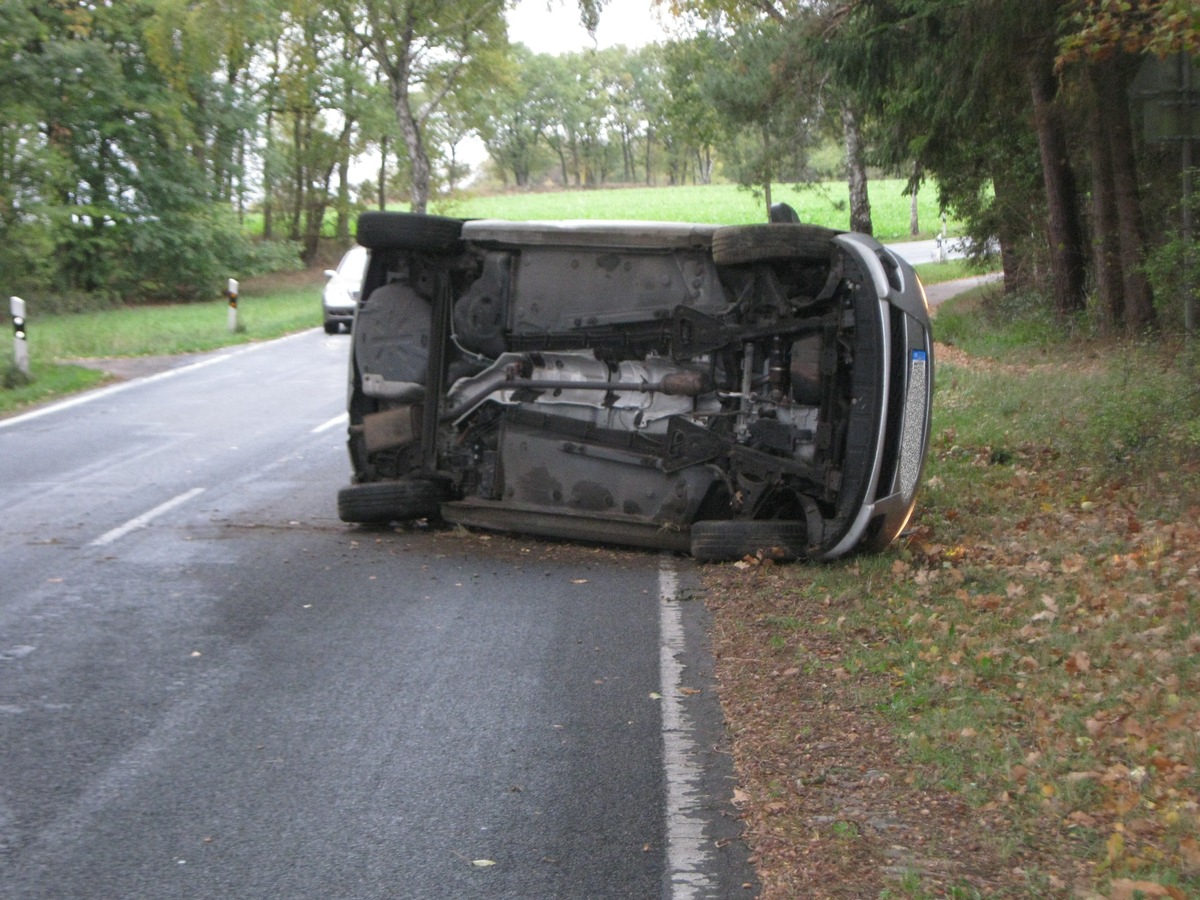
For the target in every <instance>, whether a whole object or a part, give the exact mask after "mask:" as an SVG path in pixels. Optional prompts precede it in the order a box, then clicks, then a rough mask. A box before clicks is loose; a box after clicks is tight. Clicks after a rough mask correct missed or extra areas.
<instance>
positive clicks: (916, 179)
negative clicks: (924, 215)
mask: <svg viewBox="0 0 1200 900" xmlns="http://www.w3.org/2000/svg"><path fill="white" fill-rule="evenodd" d="M910 184H911V187H912V194H911V198H912V199H911V200H910V202H909V205H908V233H909V235H911V236H912V237H916V236H917V235H918V234H920V233H921V222H920V219H919V218H918V216H917V195H918V194H919V193H920V189H921V164H920V163H917V164H915V165H914V166H913V174H912V181H911V182H910Z"/></svg>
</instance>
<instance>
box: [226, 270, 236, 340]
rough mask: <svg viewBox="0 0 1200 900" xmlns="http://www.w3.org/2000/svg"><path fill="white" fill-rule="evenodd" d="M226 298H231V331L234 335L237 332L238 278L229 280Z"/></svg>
mask: <svg viewBox="0 0 1200 900" xmlns="http://www.w3.org/2000/svg"><path fill="white" fill-rule="evenodd" d="M225 296H226V297H228V298H229V331H230V333H231V334H232V333H233V332H235V331H237V301H238V283H237V279H236V278H230V279H229V286H228V287H227V288H225Z"/></svg>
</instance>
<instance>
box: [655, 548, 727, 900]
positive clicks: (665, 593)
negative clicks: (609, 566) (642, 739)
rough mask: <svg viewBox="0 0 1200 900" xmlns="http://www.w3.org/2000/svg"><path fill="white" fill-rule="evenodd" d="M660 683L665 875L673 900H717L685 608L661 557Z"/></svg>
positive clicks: (671, 569) (669, 567)
mask: <svg viewBox="0 0 1200 900" xmlns="http://www.w3.org/2000/svg"><path fill="white" fill-rule="evenodd" d="M658 585H659V595H660V599H659V629H660V630H659V634H660V635H661V638H660V639H661V642H662V643H661V646H660V647H659V681H660V683H661V687H660V689H659V693H661V694H662V701H661V702H662V720H663V724H662V728H663V769H664V772H665V776H666V784H667V872H668V875H669V877H670V880H671V895H670V896H671V900H694V898H701V897H712V896H715V892H716V889H717V886H716V885H715V884H714V883H713V881H712V879H711V878H710V877H709V875H708V873H707V870H708V869H709V866H708V865H707V863H708V862H709V851H708V844H709V841H708V839H707V838H706V837H705V834H704V825H705V818H704V802H705V798H704V794H703V790H702V785H701V778H702V775H703V772H702V769H701V766H700V764H699V763H698V762H697V759H698V752H697V746H696V738H695V726H694V725H693V723H692V718H691V716H689V715H688V713H687V710H685V709H684V707H683V700H682V697H683V691H682V688H683V669H684V665H683V663H681V662H680V661H679V655H680V654H681V653H683V652H684V649H685V643H684V635H683V607H682V605H681V603H680V602H679V600H678V599H677V598H678V594H679V576H678V574H677V573H676V571H675V564H674V561H673V560H672V559H671V557H669V556H664V557H663V558H662V561H661V562H660V563H659V568H658Z"/></svg>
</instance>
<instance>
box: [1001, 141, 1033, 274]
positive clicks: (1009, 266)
mask: <svg viewBox="0 0 1200 900" xmlns="http://www.w3.org/2000/svg"><path fill="white" fill-rule="evenodd" d="M992 185H993V187H994V189H995V195H996V213H997V216H996V218H997V225H996V240H997V241H999V243H1000V265H1001V267H1002V268H1003V270H1004V292H1005V293H1006V294H1015V293H1018V292H1020V291H1024V290H1028V289H1029V288H1030V287H1031V286H1032V285H1033V281H1034V279H1033V273H1031V272H1030V271H1029V269H1028V266H1027V265H1026V263H1025V258H1024V256H1023V255H1022V252H1021V248H1022V246H1023V240H1025V239H1027V235H1028V224H1029V210H1028V208H1027V206H1026V204H1025V203H1024V200H1023V198H1024V197H1026V196H1027V195H1028V188H1027V186H1025V185H1024V184H1023V183H1022V179H1020V178H1018V177H1017V176H1016V175H1014V173H1013V172H1012V170H1011V169H1010V168H1007V167H1005V166H1003V165H998V166H997V167H996V168H995V169H993V170H992Z"/></svg>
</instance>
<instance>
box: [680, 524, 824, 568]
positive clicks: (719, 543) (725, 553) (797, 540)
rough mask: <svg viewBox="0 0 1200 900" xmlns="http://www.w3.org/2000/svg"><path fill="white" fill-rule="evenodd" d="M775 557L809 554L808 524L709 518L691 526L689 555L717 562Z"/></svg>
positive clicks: (794, 556) (794, 557)
mask: <svg viewBox="0 0 1200 900" xmlns="http://www.w3.org/2000/svg"><path fill="white" fill-rule="evenodd" d="M760 553H761V554H762V556H763V557H764V558H769V559H775V560H791V559H799V558H801V557H804V556H807V555H808V554H809V534H808V525H807V524H806V523H805V522H803V521H794V520H784V519H709V520H706V521H703V522H696V523H694V524H693V525H692V556H693V557H695V558H696V559H699V560H706V561H709V562H721V561H725V560H731V559H741V558H742V557H745V556H758V555H759V554H760Z"/></svg>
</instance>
